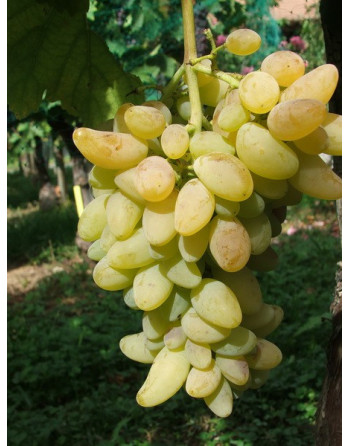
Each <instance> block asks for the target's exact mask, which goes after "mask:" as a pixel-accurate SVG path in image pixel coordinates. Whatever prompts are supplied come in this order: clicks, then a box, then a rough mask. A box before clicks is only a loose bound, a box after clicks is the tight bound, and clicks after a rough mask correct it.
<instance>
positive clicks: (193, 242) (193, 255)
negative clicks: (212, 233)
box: [179, 224, 210, 262]
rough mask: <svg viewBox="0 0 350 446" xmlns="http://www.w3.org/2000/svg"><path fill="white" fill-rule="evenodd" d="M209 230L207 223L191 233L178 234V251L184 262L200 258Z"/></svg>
mask: <svg viewBox="0 0 350 446" xmlns="http://www.w3.org/2000/svg"><path fill="white" fill-rule="evenodd" d="M209 230H210V226H209V224H207V225H206V226H204V228H202V229H200V230H199V231H198V232H196V233H195V234H193V235H188V236H184V235H180V237H179V251H180V253H181V256H182V258H183V259H184V260H186V262H198V260H200V259H201V258H202V256H203V255H204V253H205V251H206V249H207V246H208V243H209Z"/></svg>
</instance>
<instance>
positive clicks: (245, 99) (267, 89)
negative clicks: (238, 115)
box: [238, 71, 280, 114]
mask: <svg viewBox="0 0 350 446" xmlns="http://www.w3.org/2000/svg"><path fill="white" fill-rule="evenodd" d="M238 90H239V96H240V98H241V101H242V105H243V106H244V107H245V108H246V109H247V110H249V111H251V112H252V113H257V114H263V113H267V112H269V111H270V110H271V109H272V108H273V107H274V106H275V105H276V104H277V102H278V100H279V97H280V88H279V85H278V83H277V81H276V80H275V78H274V77H272V76H271V75H270V74H268V73H264V72H263V71H252V72H251V73H249V74H247V75H246V76H245V77H244V79H242V80H241V82H240V84H239V88H238Z"/></svg>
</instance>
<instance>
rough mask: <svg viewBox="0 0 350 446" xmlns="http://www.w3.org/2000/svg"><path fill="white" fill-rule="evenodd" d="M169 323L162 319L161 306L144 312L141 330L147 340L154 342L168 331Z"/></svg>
mask: <svg viewBox="0 0 350 446" xmlns="http://www.w3.org/2000/svg"><path fill="white" fill-rule="evenodd" d="M169 328H170V322H169V320H168V319H167V318H166V317H164V313H163V311H162V306H159V307H157V308H156V309H154V310H151V311H144V312H143V315H142V329H143V332H144V333H145V335H146V337H147V339H150V340H151V341H154V340H155V339H158V338H160V337H162V336H164V334H165V333H166V332H167V331H168V330H169Z"/></svg>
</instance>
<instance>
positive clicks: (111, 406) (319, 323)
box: [8, 230, 340, 446]
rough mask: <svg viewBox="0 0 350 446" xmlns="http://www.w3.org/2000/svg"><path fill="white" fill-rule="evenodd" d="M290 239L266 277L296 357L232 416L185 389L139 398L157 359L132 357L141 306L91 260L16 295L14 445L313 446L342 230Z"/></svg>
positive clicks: (12, 317)
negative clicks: (123, 343) (129, 340)
mask: <svg viewBox="0 0 350 446" xmlns="http://www.w3.org/2000/svg"><path fill="white" fill-rule="evenodd" d="M280 241H281V242H280V244H277V245H275V248H276V250H277V252H278V253H279V255H280V264H279V266H278V268H277V269H276V270H275V271H272V272H270V273H267V274H263V275H261V277H259V278H260V280H261V282H260V283H261V288H262V292H263V296H264V299H265V301H266V302H269V303H276V304H278V305H281V306H282V307H283V308H284V311H285V319H284V321H283V322H282V324H281V326H280V327H279V328H278V329H277V332H276V333H273V334H272V335H271V336H270V337H269V339H271V341H273V342H276V343H277V345H278V346H279V347H280V348H281V350H282V352H283V355H284V360H283V361H282V364H281V365H280V366H279V367H277V368H276V369H275V370H273V371H272V372H271V377H270V379H269V380H268V381H267V383H266V384H265V385H264V386H263V387H262V388H260V389H259V390H251V391H247V392H245V393H244V395H243V396H242V397H241V398H240V399H238V400H236V401H235V407H234V413H233V415H232V416H230V417H229V418H228V419H219V418H217V417H215V416H214V415H213V414H211V413H210V412H209V411H208V410H207V409H206V407H205V405H204V403H203V402H202V401H198V400H195V399H191V398H190V397H189V396H188V395H187V394H186V393H185V391H184V390H181V391H180V392H179V393H178V394H177V395H176V396H175V397H173V398H172V399H171V400H169V401H167V402H166V403H164V404H163V405H162V406H161V407H155V408H149V409H144V408H141V407H139V406H138V405H137V404H136V402H135V394H136V392H137V390H138V389H139V388H140V386H141V384H142V382H143V380H144V378H145V376H146V374H147V371H148V368H149V366H145V365H142V364H138V363H135V362H132V361H130V360H129V359H127V358H125V357H124V356H123V355H122V353H121V352H120V350H119V347H118V342H119V339H120V338H121V337H122V336H124V335H126V334H130V333H134V332H138V331H140V330H141V312H138V311H132V310H130V309H129V308H127V307H126V305H125V304H124V302H123V300H122V297H121V295H120V293H119V292H105V291H103V290H101V289H98V288H97V287H96V286H95V285H94V283H93V281H92V279H91V270H90V269H89V267H88V266H87V265H85V264H77V265H76V266H75V267H74V269H73V271H72V272H71V274H67V273H65V272H61V273H56V274H54V275H53V276H51V277H49V278H47V279H45V280H44V281H42V282H41V283H40V285H39V287H38V288H37V289H36V290H34V291H32V292H30V293H28V294H27V296H26V297H25V298H24V300H20V301H18V302H15V301H12V300H11V298H10V300H9V309H8V426H9V427H8V441H9V444H11V445H14V446H22V445H25V446H42V445H50V446H56V445H57V446H58V445H65V446H90V445H91V446H116V445H126V444H127V445H134V446H141V445H142V446H145V445H151V444H152V445H162V446H163V445H164V446H166V445H169V446H173V445H191V446H192V445H197V446H199V445H203V446H208V445H209V446H211V445H213V446H214V445H217V444H220V445H223V446H228V445H236V446H255V445H259V446H279V445H281V444H283V445H286V446H307V445H310V444H312V443H313V437H312V436H313V427H314V422H315V411H316V407H317V401H318V397H319V394H320V391H321V386H322V381H323V378H324V373H325V361H326V353H325V352H326V347H327V342H328V339H329V336H330V333H331V322H330V315H329V312H328V308H329V305H330V303H331V300H332V295H333V290H334V285H335V283H334V282H335V281H334V273H335V268H336V262H337V261H338V260H339V258H340V240H339V238H335V237H332V236H330V235H329V233H328V232H321V231H319V230H310V231H299V232H297V233H296V234H294V235H292V236H287V235H282V236H281V238H280ZM301 327H303V328H302V329H301Z"/></svg>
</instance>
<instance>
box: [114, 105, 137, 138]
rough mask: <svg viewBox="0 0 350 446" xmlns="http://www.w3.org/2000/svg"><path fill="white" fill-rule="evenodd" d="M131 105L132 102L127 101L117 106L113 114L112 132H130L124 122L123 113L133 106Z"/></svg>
mask: <svg viewBox="0 0 350 446" xmlns="http://www.w3.org/2000/svg"><path fill="white" fill-rule="evenodd" d="M133 105H134V104H132V103H131V102H127V103H125V104H123V105H121V106H120V107H119V108H118V110H117V112H116V114H115V115H114V120H113V132H119V133H130V129H129V127H128V126H127V125H126V124H125V119H124V114H125V112H126V110H127V109H128V108H130V107H133Z"/></svg>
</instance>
